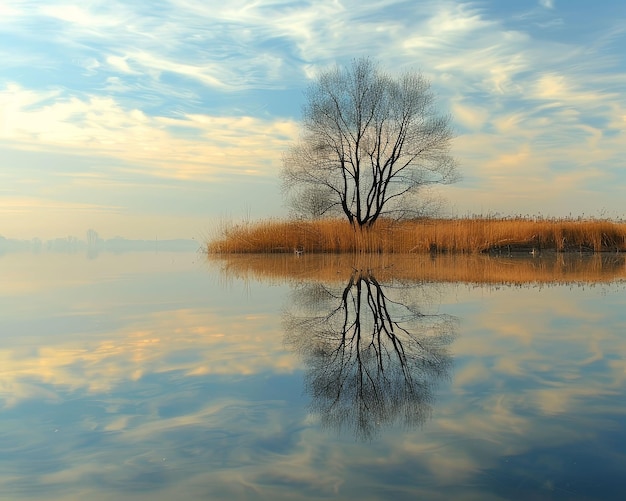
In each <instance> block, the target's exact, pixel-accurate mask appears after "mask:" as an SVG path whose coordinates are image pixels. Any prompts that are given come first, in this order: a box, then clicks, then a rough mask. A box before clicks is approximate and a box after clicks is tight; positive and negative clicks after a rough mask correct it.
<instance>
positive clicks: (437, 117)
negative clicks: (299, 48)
mask: <svg viewBox="0 0 626 501" xmlns="http://www.w3.org/2000/svg"><path fill="white" fill-rule="evenodd" d="M306 95H307V103H306V104H305V106H304V108H303V120H302V126H301V127H302V132H301V137H300V139H299V141H298V142H297V143H296V144H294V145H293V146H292V147H291V149H290V150H289V151H288V152H287V153H286V154H285V156H284V161H283V169H282V172H281V178H282V182H283V191H284V195H285V201H286V204H287V205H288V206H289V207H290V209H291V218H290V219H282V220H269V221H261V222H256V223H252V222H250V221H245V222H243V223H241V224H227V223H225V224H223V225H222V227H221V228H220V229H219V231H218V236H217V237H216V238H215V239H213V240H212V241H211V242H209V243H208V244H207V250H208V252H209V253H210V254H216V253H281V252H282V253H286V252H293V253H295V254H298V255H299V254H302V253H391V254H410V253H463V254H476V253H497V254H503V253H506V254H511V253H530V254H532V255H538V254H540V253H542V252H548V251H553V252H624V251H626V223H624V222H623V221H620V220H611V219H605V218H584V217H568V218H550V217H533V216H513V217H492V216H472V217H465V218H453V219H451V218H442V217H440V216H438V214H440V213H441V210H440V209H441V203H440V201H439V200H438V199H437V198H436V197H432V194H431V192H430V190H431V188H432V187H433V186H435V185H445V184H449V183H453V182H455V181H457V180H458V179H459V174H458V170H457V161H456V159H454V158H453V157H452V155H451V154H450V144H451V141H452V139H453V137H454V132H453V130H452V127H451V118H450V116H448V115H444V114H441V113H439V111H438V110H437V107H436V99H435V96H434V93H433V92H432V91H431V86H430V82H429V81H428V80H427V79H426V78H424V76H423V75H421V74H420V73H415V72H409V73H405V74H404V75H401V76H399V77H397V78H394V77H392V76H390V75H389V74H387V73H384V72H382V71H381V70H380V69H379V68H378V66H377V65H376V64H375V63H373V62H372V61H370V60H369V59H367V58H364V59H358V60H355V61H353V63H352V65H351V66H349V67H347V68H340V67H336V68H334V69H331V70H329V71H327V72H324V73H322V74H321V75H320V76H319V77H318V78H317V80H316V82H315V83H313V84H312V85H311V87H310V88H309V89H308V92H307V94H306Z"/></svg>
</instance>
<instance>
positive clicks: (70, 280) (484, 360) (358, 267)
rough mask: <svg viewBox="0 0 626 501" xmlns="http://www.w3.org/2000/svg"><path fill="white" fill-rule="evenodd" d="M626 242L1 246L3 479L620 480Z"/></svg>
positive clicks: (335, 493)
mask: <svg viewBox="0 0 626 501" xmlns="http://www.w3.org/2000/svg"><path fill="white" fill-rule="evenodd" d="M625 277H626V265H625V264H624V259H623V257H619V256H604V257H601V256H594V257H589V256H586V257H585V256H566V257H564V256H556V257H555V256H552V257H550V256H547V257H543V258H541V257H540V258H537V257H536V258H531V259H528V258H525V259H519V258H507V257H503V258H488V257H473V258H461V257H458V258H446V257H441V258H431V257H430V256H423V257H415V256H411V257H404V258H400V257H398V258H393V259H392V258H387V259H383V258H369V259H365V260H363V259H360V260H359V259H353V260H352V261H351V258H345V257H344V258H339V257H333V256H326V257H315V256H292V255H289V256H273V257H269V258H261V257H239V258H230V259H213V260H207V257H206V256H203V255H201V254H194V253H182V252H179V253H149V252H145V253H128V254H117V255H116V254H100V255H99V256H96V257H94V256H91V257H90V258H88V257H87V256H84V255H80V254H73V255H72V254H53V253H47V254H46V253H43V254H28V253H16V254H6V255H2V256H0V499H3V500H26V499H46V500H84V499H90V500H92V501H99V500H114V499H115V500H119V499H129V500H135V499H137V500H144V499H145V500H151V501H154V500H172V499H177V500H181V501H182V500H187V499H189V500H195V499H203V500H207V499H211V500H213V499H217V500H220V499H229V500H230V499H250V500H256V499H268V500H274V499H289V500H299V499H324V498H328V499H361V500H375V499H394V500H398V499H411V500H414V499H434V500H437V499H461V500H463V499H476V500H500V499H501V500H504V499H520V500H522V499H524V500H526V499H568V500H570V499H584V500H590V499H616V500H617V499H626V474H625V473H624V472H626V287H625V284H626V282H625V281H624V278H625Z"/></svg>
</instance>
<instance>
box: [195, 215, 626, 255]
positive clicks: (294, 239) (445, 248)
mask: <svg viewBox="0 0 626 501" xmlns="http://www.w3.org/2000/svg"><path fill="white" fill-rule="evenodd" d="M206 249H207V252H208V253H209V254H240V253H245V254H249V253H294V254H298V255H299V254H303V253H354V252H356V253H378V254H411V253H419V254H425V253H426V254H428V253H430V254H448V253H460V254H499V255H502V254H504V255H506V254H511V255H513V254H515V255H521V254H530V255H539V254H541V253H542V252H556V253H598V252H613V253H620V252H626V222H623V221H613V220H606V219H569V218H561V219H557V218H554V219H548V218H522V217H515V218H489V217H474V218H458V219H441V218H439V219H436V218H422V219H414V220H407V221H392V220H380V221H378V222H377V223H376V224H375V225H374V226H373V227H372V228H367V229H359V228H357V229H354V228H353V227H352V226H350V224H349V223H348V222H347V221H346V220H343V219H319V220H265V221H258V222H244V223H239V224H234V223H233V224H227V225H223V227H222V228H220V229H219V236H218V237H217V238H215V239H213V240H211V241H209V242H207V244H206Z"/></svg>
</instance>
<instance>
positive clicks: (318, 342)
mask: <svg viewBox="0 0 626 501" xmlns="http://www.w3.org/2000/svg"><path fill="white" fill-rule="evenodd" d="M424 292H425V289H424V288H422V287H420V286H418V285H415V284H414V283H413V284H412V283H410V282H404V283H400V282H397V281H396V282H393V281H392V282H389V283H387V284H382V283H380V282H379V281H378V280H377V278H376V275H375V273H374V272H373V271H371V270H369V269H368V270H363V269H360V270H357V269H355V270H354V271H353V272H352V274H351V275H350V277H349V279H348V280H347V283H345V284H343V285H335V286H333V285H328V284H327V283H321V282H304V283H302V284H300V285H298V286H296V287H295V288H294V290H293V294H292V296H293V297H292V301H291V303H290V305H289V307H288V308H287V310H286V311H285V313H284V328H285V331H286V340H287V343H288V345H290V346H291V347H293V348H294V349H295V350H297V351H298V352H299V353H300V354H301V355H302V357H303V359H304V362H305V364H306V367H307V374H306V377H305V389H306V392H307V393H308V394H309V395H310V397H311V408H312V410H313V411H314V412H315V413H316V414H318V415H319V416H320V419H321V423H322V425H323V426H324V427H329V428H334V429H336V430H337V431H341V430H343V429H346V428H350V429H352V430H353V432H354V433H355V435H356V436H357V438H360V439H371V438H372V437H373V436H375V435H376V434H377V433H378V432H379V431H380V430H381V428H382V427H383V426H386V425H390V424H392V423H401V424H403V425H405V426H418V425H421V424H422V423H424V422H425V420H426V419H428V417H429V416H430V414H431V406H432V404H433V401H434V397H435V390H436V386H437V384H438V383H439V381H441V380H442V379H444V378H446V377H447V376H448V374H449V369H450V367H451V365H452V358H451V356H450V355H449V353H448V350H447V346H448V344H449V343H450V341H451V340H452V338H453V335H454V331H455V320H454V318H452V317H450V316H448V315H444V314H440V313H427V312H425V311H424V308H423V307H420V303H419V298H421V300H422V301H425V300H426V299H427V297H426V296H427V295H425V294H424ZM427 302H429V301H427ZM421 305H422V306H424V305H425V304H424V303H421Z"/></svg>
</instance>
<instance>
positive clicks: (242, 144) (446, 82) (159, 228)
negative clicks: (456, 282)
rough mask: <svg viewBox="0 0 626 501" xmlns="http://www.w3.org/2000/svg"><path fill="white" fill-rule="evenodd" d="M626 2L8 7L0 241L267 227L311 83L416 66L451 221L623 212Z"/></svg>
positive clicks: (264, 1)
mask: <svg viewBox="0 0 626 501" xmlns="http://www.w3.org/2000/svg"><path fill="white" fill-rule="evenodd" d="M624 47H626V2H623V1H622V0H606V1H599V2H594V3H591V2H588V1H579V0H568V1H566V0H539V1H537V0H518V1H515V2H508V1H506V2H505V1H484V2H460V1H446V0H442V1H420V2H417V1H415V2H414V1H400V0H377V1H375V2H374V1H367V0H365V1H363V0H328V1H325V0H319V1H308V2H302V1H281V0H257V1H238V0H229V1H227V2H226V1H223V0H222V1H219V2H217V1H212V0H208V1H206V0H202V1H201V0H171V1H167V2H166V1H162V2H148V1H139V0H138V1H134V2H122V1H116V0H107V1H106V2H105V1H96V0H84V1H82V2H55V1H12V0H8V1H7V0H4V1H3V2H2V4H0V235H3V236H5V237H13V238H31V237H35V236H38V237H41V238H50V237H56V236H63V235H77V236H79V237H80V236H83V235H84V233H85V231H86V230H87V229H88V228H93V229H95V230H96V231H98V232H99V233H100V235H101V236H103V237H105V238H108V237H113V236H116V235H120V236H124V237H127V238H154V237H159V238H191V237H194V238H203V237H206V236H208V235H210V234H211V232H212V231H213V228H215V226H216V223H217V222H218V221H220V220H222V219H224V218H226V219H228V218H233V219H238V218H241V217H248V216H249V217H251V218H253V219H256V218H266V217H274V216H276V217H278V216H282V215H284V214H285V213H286V211H285V208H284V207H283V205H282V198H281V193H280V182H279V179H278V172H279V170H280V166H281V162H282V154H283V152H285V151H286V149H287V148H288V147H289V145H290V144H291V143H292V142H293V141H294V140H295V138H296V137H297V135H298V120H299V117H300V110H301V107H302V105H303V103H304V94H303V93H304V90H305V89H306V87H307V85H308V84H309V83H310V82H311V81H312V79H314V78H315V75H316V74H318V73H319V71H321V70H323V69H324V68H327V67H329V66H331V65H334V64H335V63H338V64H345V63H348V62H349V61H350V60H351V59H353V58H355V57H361V56H369V57H371V58H373V59H375V60H377V61H379V62H380V64H381V66H382V67H383V68H384V69H385V70H387V71H388V72H390V73H392V74H393V73H398V72H402V71H405V70H411V69H414V70H420V71H422V73H424V74H425V75H426V76H427V77H428V78H429V79H430V80H431V82H432V85H433V88H434V90H435V92H436V93H437V95H438V97H439V103H440V107H441V110H442V111H443V112H449V113H451V115H452V116H453V123H454V127H455V130H456V132H457V138H456V139H455V142H454V155H455V156H456V158H457V159H458V161H459V164H460V170H461V173H462V176H463V179H462V180H461V181H460V182H459V183H457V184H456V185H453V186H446V187H443V188H442V189H441V191H440V194H441V195H442V196H443V197H444V198H445V199H446V200H447V203H448V205H447V213H448V214H449V215H459V216H463V215H467V214H472V213H483V214H487V213H499V214H502V215H512V214H532V215H535V214H542V215H550V216H566V215H569V214H571V215H574V216H578V215H585V216H609V217H622V216H625V215H626V206H625V204H624V195H623V193H624V189H625V188H626V166H625V162H626V161H625V160H624V159H625V158H626V93H625V92H624V90H625V89H626V55H625V51H624V50H623V49H624Z"/></svg>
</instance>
